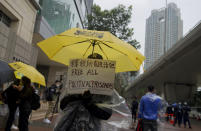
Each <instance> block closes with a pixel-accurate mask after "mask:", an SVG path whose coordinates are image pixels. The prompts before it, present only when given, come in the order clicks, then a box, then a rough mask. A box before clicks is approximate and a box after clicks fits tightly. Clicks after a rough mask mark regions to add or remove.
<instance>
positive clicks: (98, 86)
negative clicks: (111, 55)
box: [66, 59, 116, 95]
mask: <svg viewBox="0 0 201 131" xmlns="http://www.w3.org/2000/svg"><path fill="white" fill-rule="evenodd" d="M115 65H116V63H115V61H108V60H99V59H73V60H70V65H69V69H68V73H67V87H66V88H67V93H68V94H82V93H83V92H84V91H86V90H90V92H91V93H92V94H102V95H112V90H113V88H114V79H115Z"/></svg>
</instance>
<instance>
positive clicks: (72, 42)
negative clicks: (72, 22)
mask: <svg viewBox="0 0 201 131" xmlns="http://www.w3.org/2000/svg"><path fill="white" fill-rule="evenodd" d="M37 45H38V46H39V47H40V48H41V49H42V50H43V51H44V52H45V54H46V55H47V56H48V57H49V58H50V59H51V60H54V61H56V62H59V63H62V64H65V65H67V66H68V65H69V60H70V59H78V58H87V57H88V56H89V55H91V54H96V53H97V54H100V55H101V56H102V57H103V59H104V60H113V61H116V70H115V72H126V71H137V70H139V69H140V65H141V64H142V62H143V61H144V59H145V57H144V56H143V55H142V54H141V53H139V52H138V51H137V50H136V49H135V48H134V47H133V46H131V45H130V44H128V43H126V42H124V41H122V40H120V39H119V38H117V37H116V36H114V35H112V34H111V33H110V32H106V31H94V30H86V29H79V28H72V29H70V30H67V31H65V32H63V33H61V34H58V35H55V36H53V37H50V38H48V39H46V40H44V41H41V42H39V43H38V44H37Z"/></svg>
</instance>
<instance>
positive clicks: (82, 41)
mask: <svg viewBox="0 0 201 131" xmlns="http://www.w3.org/2000/svg"><path fill="white" fill-rule="evenodd" d="M88 41H90V40H84V41H80V42H76V43H73V44H70V45H64V46H62V47H67V46H71V45H75V44H80V43H84V42H88Z"/></svg>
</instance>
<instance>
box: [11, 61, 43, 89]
mask: <svg viewBox="0 0 201 131" xmlns="http://www.w3.org/2000/svg"><path fill="white" fill-rule="evenodd" d="M9 66H10V67H12V68H13V69H14V70H15V72H14V74H15V77H16V78H17V79H21V78H22V76H26V77H28V78H29V79H31V82H33V83H38V84H40V85H43V86H45V77H44V76H43V75H42V74H41V73H40V72H38V71H37V70H36V69H35V68H34V67H32V66H30V65H27V64H24V63H22V62H14V63H9Z"/></svg>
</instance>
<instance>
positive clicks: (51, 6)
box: [40, 0, 83, 34]
mask: <svg viewBox="0 0 201 131" xmlns="http://www.w3.org/2000/svg"><path fill="white" fill-rule="evenodd" d="M40 5H41V7H42V10H41V12H40V13H41V15H42V16H43V17H44V18H45V19H46V20H47V22H48V23H49V25H50V26H51V27H52V29H53V30H54V32H55V33H56V34H59V33H61V32H64V31H65V30H67V29H70V28H73V27H79V28H83V27H82V23H81V19H80V17H79V13H78V10H77V8H76V5H75V2H74V0H40Z"/></svg>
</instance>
